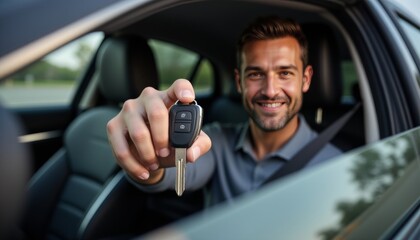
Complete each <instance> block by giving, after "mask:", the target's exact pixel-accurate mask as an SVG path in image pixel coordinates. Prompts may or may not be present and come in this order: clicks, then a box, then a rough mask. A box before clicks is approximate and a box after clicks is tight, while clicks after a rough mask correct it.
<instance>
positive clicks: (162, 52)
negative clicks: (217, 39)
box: [149, 39, 214, 94]
mask: <svg viewBox="0 0 420 240" xmlns="http://www.w3.org/2000/svg"><path fill="white" fill-rule="evenodd" d="M149 44H150V46H151V48H152V49H153V52H154V54H155V58H156V64H157V68H158V72H159V79H160V85H159V89H160V90H164V89H166V88H168V87H169V86H170V85H171V84H172V82H173V81H174V80H176V79H179V78H186V79H188V80H190V81H191V82H192V84H193V86H194V89H195V90H196V92H197V94H209V93H211V92H212V90H213V83H214V72H213V71H214V70H213V68H212V65H211V63H210V61H209V60H208V59H205V58H202V57H201V56H200V55H199V54H197V53H195V52H192V51H190V50H187V49H185V48H181V47H179V46H176V45H174V44H170V43H167V42H163V41H159V40H154V39H153V40H150V41H149Z"/></svg>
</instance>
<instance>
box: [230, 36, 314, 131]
mask: <svg viewBox="0 0 420 240" xmlns="http://www.w3.org/2000/svg"><path fill="white" fill-rule="evenodd" d="M303 68H304V66H303V62H302V59H301V49H300V46H299V43H298V42H297V40H296V39H295V38H293V37H282V38H275V39H269V40H255V41H250V42H248V43H246V44H245V45H244V46H243V49H242V54H241V66H240V69H237V70H236V71H235V78H236V85H237V89H238V91H239V92H240V93H241V95H242V102H243V105H244V107H245V109H246V111H247V112H248V114H249V116H250V117H251V119H252V120H253V121H252V123H253V124H255V125H256V126H257V127H258V128H259V129H261V130H263V131H276V130H280V129H283V128H284V127H285V126H286V125H287V123H289V122H290V121H291V120H294V121H296V123H297V113H298V112H299V110H300V108H301V106H302V95H303V93H304V92H306V91H308V89H309V85H310V81H311V77H312V67H311V66H307V67H306V68H305V69H303Z"/></svg>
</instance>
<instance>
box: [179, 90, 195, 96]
mask: <svg viewBox="0 0 420 240" xmlns="http://www.w3.org/2000/svg"><path fill="white" fill-rule="evenodd" d="M181 96H182V97H183V98H193V97H194V94H193V93H192V92H191V91H190V90H183V91H182V93H181Z"/></svg>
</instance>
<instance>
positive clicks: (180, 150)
mask: <svg viewBox="0 0 420 240" xmlns="http://www.w3.org/2000/svg"><path fill="white" fill-rule="evenodd" d="M202 114H203V110H202V108H201V107H200V105H198V104H197V102H196V101H193V102H191V103H187V104H184V103H181V102H180V101H179V100H178V101H177V102H176V103H175V104H174V105H172V107H171V108H170V110H169V142H170V144H171V146H172V147H174V148H175V167H176V179H175V191H176V193H177V194H178V196H181V195H182V193H183V192H184V190H185V168H186V163H187V148H189V147H191V145H192V144H193V142H194V141H195V139H196V138H197V136H198V134H199V133H200V130H201V124H202Z"/></svg>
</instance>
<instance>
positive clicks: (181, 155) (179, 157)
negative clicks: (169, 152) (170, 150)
mask: <svg viewBox="0 0 420 240" xmlns="http://www.w3.org/2000/svg"><path fill="white" fill-rule="evenodd" d="M186 158H187V149H185V148H176V149H175V166H176V179H175V191H176V194H178V196H181V195H182V193H183V192H184V190H185V167H186Z"/></svg>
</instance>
